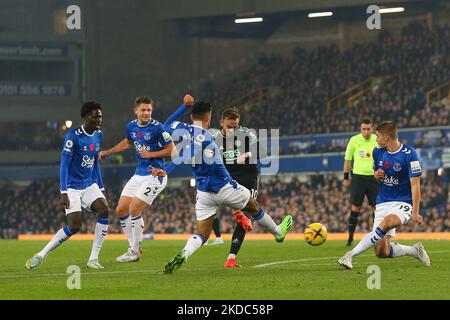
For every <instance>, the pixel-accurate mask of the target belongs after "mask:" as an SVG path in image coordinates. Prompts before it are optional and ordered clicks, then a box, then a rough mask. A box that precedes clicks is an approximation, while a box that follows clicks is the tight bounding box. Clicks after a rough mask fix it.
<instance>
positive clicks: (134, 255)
mask: <svg viewBox="0 0 450 320" xmlns="http://www.w3.org/2000/svg"><path fill="white" fill-rule="evenodd" d="M140 256H141V255H140V254H139V253H138V252H134V251H133V250H131V248H130V249H128V251H127V252H125V253H124V254H123V255H121V256H119V257H117V258H116V261H117V262H121V263H124V262H134V261H138V260H139V258H140Z"/></svg>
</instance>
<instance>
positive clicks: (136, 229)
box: [131, 215, 144, 253]
mask: <svg viewBox="0 0 450 320" xmlns="http://www.w3.org/2000/svg"><path fill="white" fill-rule="evenodd" d="M143 234H144V219H143V218H142V215H138V216H137V217H134V218H132V219H131V235H132V237H131V239H132V241H131V250H133V251H134V252H136V253H139V248H140V246H141V241H142V236H143Z"/></svg>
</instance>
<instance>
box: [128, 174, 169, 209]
mask: <svg viewBox="0 0 450 320" xmlns="http://www.w3.org/2000/svg"><path fill="white" fill-rule="evenodd" d="M166 185H167V176H165V177H154V176H152V175H149V176H138V175H134V176H132V177H131V179H130V180H129V181H128V182H127V184H126V185H125V187H124V188H123V190H122V194H121V195H120V196H125V197H130V198H134V197H136V198H138V199H140V200H142V201H144V202H145V203H147V204H148V205H151V204H152V203H153V200H155V199H156V197H157V196H158V195H159V194H160V193H161V191H163V190H164V188H165V187H166Z"/></svg>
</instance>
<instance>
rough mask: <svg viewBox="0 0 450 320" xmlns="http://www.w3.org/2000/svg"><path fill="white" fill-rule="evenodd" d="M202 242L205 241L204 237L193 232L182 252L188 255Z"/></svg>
mask: <svg viewBox="0 0 450 320" xmlns="http://www.w3.org/2000/svg"><path fill="white" fill-rule="evenodd" d="M203 243H205V238H203V236H202V235H201V234H194V235H192V236H191V237H190V238H189V240H188V241H187V243H186V246H185V247H184V249H183V253H184V254H185V255H186V256H187V257H189V256H191V255H192V254H193V253H194V252H195V251H197V249H198V248H200V247H201V246H202V244H203Z"/></svg>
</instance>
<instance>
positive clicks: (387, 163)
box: [384, 160, 391, 169]
mask: <svg viewBox="0 0 450 320" xmlns="http://www.w3.org/2000/svg"><path fill="white" fill-rule="evenodd" d="M384 166H385V167H386V169H389V168H390V167H391V164H390V163H389V161H387V160H386V162H385V163H384Z"/></svg>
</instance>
